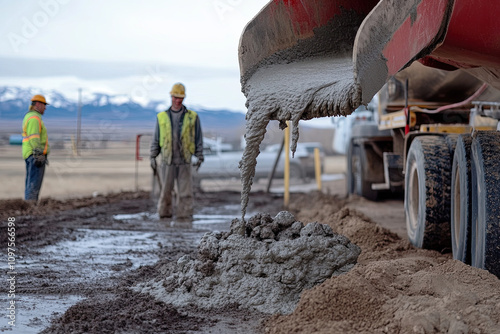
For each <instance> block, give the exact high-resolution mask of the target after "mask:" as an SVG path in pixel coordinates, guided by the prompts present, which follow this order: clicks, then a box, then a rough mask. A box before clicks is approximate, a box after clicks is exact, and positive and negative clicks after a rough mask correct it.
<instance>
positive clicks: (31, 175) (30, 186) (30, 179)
mask: <svg viewBox="0 0 500 334" xmlns="http://www.w3.org/2000/svg"><path fill="white" fill-rule="evenodd" d="M24 161H25V162H26V181H25V184H24V186H25V190H24V199H25V200H27V201H29V200H35V201H38V195H39V194H40V189H41V188H42V181H43V175H44V173H45V164H43V165H42V166H40V167H37V166H35V158H34V157H33V155H30V156H29V157H28V158H27V159H26V160H24Z"/></svg>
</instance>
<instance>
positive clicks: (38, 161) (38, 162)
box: [33, 148, 47, 168]
mask: <svg viewBox="0 0 500 334" xmlns="http://www.w3.org/2000/svg"><path fill="white" fill-rule="evenodd" d="M33 158H34V159H35V166H36V167H39V168H40V167H42V166H43V165H45V163H46V162H47V156H46V155H45V154H43V151H42V150H40V149H38V148H35V149H34V150H33Z"/></svg>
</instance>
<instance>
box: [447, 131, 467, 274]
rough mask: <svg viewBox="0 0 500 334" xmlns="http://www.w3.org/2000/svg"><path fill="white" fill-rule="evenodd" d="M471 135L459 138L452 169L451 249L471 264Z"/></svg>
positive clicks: (461, 259)
mask: <svg viewBox="0 0 500 334" xmlns="http://www.w3.org/2000/svg"><path fill="white" fill-rule="evenodd" d="M471 144H472V137H471V136H470V135H468V134H467V135H460V136H459V137H458V140H457V144H456V148H455V154H454V156H453V165H452V169H451V220H450V221H451V226H450V228H451V249H452V251H453V258H454V259H455V260H459V261H462V262H464V263H467V264H470V263H471V262H470V261H471V260H470V257H471V255H470V239H471V237H470V235H471V210H472V184H471V182H472V181H471V158H470V155H471Z"/></svg>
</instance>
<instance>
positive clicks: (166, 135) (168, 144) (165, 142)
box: [157, 110, 198, 165]
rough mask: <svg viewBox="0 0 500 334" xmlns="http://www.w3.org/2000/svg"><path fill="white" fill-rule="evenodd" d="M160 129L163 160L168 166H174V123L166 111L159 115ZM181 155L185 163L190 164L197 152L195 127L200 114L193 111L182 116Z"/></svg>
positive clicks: (188, 111)
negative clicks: (195, 151)
mask: <svg viewBox="0 0 500 334" xmlns="http://www.w3.org/2000/svg"><path fill="white" fill-rule="evenodd" d="M157 117H158V124H159V129H160V138H159V141H158V143H159V144H160V148H161V153H162V156H163V160H164V161H165V162H166V163H167V165H170V164H172V155H173V153H172V122H171V120H170V117H169V116H168V113H167V112H166V111H163V112H160V113H158V115H157ZM181 117H182V118H181V124H182V128H181V155H182V157H183V158H184V162H186V163H190V162H191V156H192V155H193V154H194V150H195V146H196V145H195V135H196V134H195V125H196V117H198V114H197V113H196V112H194V111H192V110H187V112H185V113H184V115H183V116H181Z"/></svg>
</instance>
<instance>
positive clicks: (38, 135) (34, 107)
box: [22, 95, 50, 202]
mask: <svg viewBox="0 0 500 334" xmlns="http://www.w3.org/2000/svg"><path fill="white" fill-rule="evenodd" d="M47 105H48V103H47V100H46V99H45V97H44V96H43V95H34V96H33V97H32V98H31V105H30V107H29V110H28V112H27V113H26V115H24V120H23V146H22V148H23V159H24V161H25V162H26V182H25V192H24V199H25V200H27V201H34V202H36V201H37V200H38V195H39V194H40V188H41V187H42V181H43V175H44V173H45V165H46V164H47V155H48V154H49V152H50V147H49V141H48V138H47V129H46V128H45V124H43V121H42V115H43V114H44V113H45V108H46V107H47Z"/></svg>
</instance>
